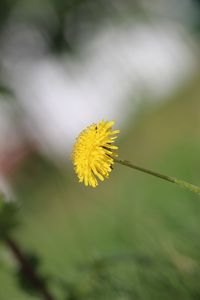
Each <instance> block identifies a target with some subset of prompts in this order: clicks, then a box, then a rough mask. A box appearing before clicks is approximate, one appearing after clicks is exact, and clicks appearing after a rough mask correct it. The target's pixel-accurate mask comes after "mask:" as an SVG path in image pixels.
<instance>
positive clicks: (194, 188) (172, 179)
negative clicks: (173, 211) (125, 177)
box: [114, 158, 200, 195]
mask: <svg viewBox="0 0 200 300" xmlns="http://www.w3.org/2000/svg"><path fill="white" fill-rule="evenodd" d="M114 161H115V162H117V163H119V164H121V165H124V166H127V167H129V168H132V169H135V170H138V171H141V172H143V173H146V174H150V175H152V176H155V177H158V178H161V179H163V180H166V181H169V182H172V183H175V184H177V185H178V186H180V187H182V188H185V189H187V190H190V191H191V192H193V193H195V194H198V195H200V187H198V186H195V185H193V184H191V183H189V182H187V181H184V180H181V179H177V178H175V177H171V176H167V175H164V174H161V173H158V172H155V171H152V170H149V169H146V168H143V167H139V166H136V165H134V164H132V163H131V162H129V161H128V160H122V159H118V158H114Z"/></svg>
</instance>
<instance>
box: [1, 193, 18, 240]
mask: <svg viewBox="0 0 200 300" xmlns="http://www.w3.org/2000/svg"><path fill="white" fill-rule="evenodd" d="M2 198H3V196H1V200H0V239H4V238H6V237H7V236H8V235H9V234H10V232H11V231H12V230H13V229H14V228H16V227H17V226H18V225H19V223H20V222H19V218H18V210H19V207H18V205H17V204H16V202H4V200H3V199H2Z"/></svg>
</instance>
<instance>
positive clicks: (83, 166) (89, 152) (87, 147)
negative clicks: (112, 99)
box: [72, 121, 119, 187]
mask: <svg viewBox="0 0 200 300" xmlns="http://www.w3.org/2000/svg"><path fill="white" fill-rule="evenodd" d="M114 123H115V122H114V121H110V122H107V121H101V122H99V123H98V124H92V125H90V126H88V127H87V128H86V129H85V130H83V131H82V132H81V133H80V135H79V136H78V138H77V140H76V143H75V145H74V148H73V152H72V160H73V163H74V169H75V172H76V174H77V176H78V178H79V182H84V184H85V185H86V186H88V185H90V186H92V187H96V186H97V185H98V181H97V178H99V179H100V180H101V181H103V180H104V178H108V177H109V173H110V172H111V171H112V166H113V164H114V159H113V157H116V156H117V153H116V152H115V150H116V149H118V147H117V146H114V145H113V143H114V142H115V139H116V138H117V136H116V135H117V134H118V133H119V130H112V126H113V125H114Z"/></svg>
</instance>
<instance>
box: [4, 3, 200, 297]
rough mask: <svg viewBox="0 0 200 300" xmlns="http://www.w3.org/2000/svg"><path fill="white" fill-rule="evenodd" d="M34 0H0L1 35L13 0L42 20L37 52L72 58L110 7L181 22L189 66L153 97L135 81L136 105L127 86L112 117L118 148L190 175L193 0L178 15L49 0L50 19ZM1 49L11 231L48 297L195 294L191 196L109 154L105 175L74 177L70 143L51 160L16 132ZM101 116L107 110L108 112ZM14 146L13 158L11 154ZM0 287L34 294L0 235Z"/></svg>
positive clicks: (194, 173)
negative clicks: (90, 179) (86, 179)
mask: <svg viewBox="0 0 200 300" xmlns="http://www.w3.org/2000/svg"><path fill="white" fill-rule="evenodd" d="M46 2H48V1H46ZM173 2H174V3H173ZM19 3H20V5H21V6H20V5H19ZM27 3H28V4H27ZM36 3H37V2H34V1H29V2H26V3H25V4H24V3H23V1H22V2H21V1H19V2H18V1H6V0H4V1H1V4H0V24H1V25H0V28H1V29H0V30H1V33H2V35H1V36H4V39H5V34H6V33H5V32H7V31H5V28H6V26H7V22H8V19H9V18H11V17H10V16H11V15H12V14H13V11H14V9H16V7H17V6H16V5H19V6H18V18H20V20H23V22H25V21H24V20H26V19H27V20H28V22H29V21H30V20H31V22H32V23H33V24H36V25H37V26H41V27H40V31H42V30H46V33H45V34H47V32H48V38H47V40H48V43H47V44H48V45H47V46H48V47H47V46H46V47H47V48H48V53H50V54H51V55H53V56H54V57H56V59H58V60H59V59H60V57H61V56H62V55H63V53H65V54H66V55H67V59H68V60H71V59H72V60H76V59H77V60H78V59H79V58H78V57H79V54H78V53H77V51H78V52H79V51H81V50H80V49H81V48H79V46H77V45H78V44H79V43H81V40H82V39H84V38H85V37H86V36H87V34H88V31H89V32H90V34H91V31H92V32H93V33H92V34H97V32H98V29H97V27H98V28H99V27H100V26H102V23H103V22H104V20H105V16H106V18H109V19H110V20H112V21H113V20H115V18H117V20H118V21H117V22H119V23H120V22H122V20H124V19H125V20H127V18H128V19H129V18H139V19H140V20H144V22H146V19H148V18H151V20H154V19H159V18H160V19H161V20H160V19H159V20H158V22H162V20H163V19H164V18H165V20H166V19H167V20H168V22H169V23H170V22H175V23H176V22H178V24H179V26H180V24H182V26H183V27H184V28H185V30H186V29H187V30H188V32H189V35H190V38H191V39H192V41H193V43H194V44H191V53H192V55H194V57H195V62H196V63H195V64H196V69H195V70H194V71H193V72H191V71H190V72H189V71H188V72H189V73H190V76H188V77H187V78H186V79H185V80H183V81H182V82H181V83H179V84H178V85H177V86H176V87H175V88H173V89H171V90H170V91H169V93H167V94H165V95H162V96H157V101H155V102H154V101H152V102H151V101H148V99H149V98H153V94H152V95H149V92H148V90H145V88H144V93H142V87H141V91H140V97H139V96H137V97H138V99H139V100H140V101H139V104H138V106H137V107H136V109H135V101H134V97H135V96H134V95H132V94H131V93H130V92H129V93H128V95H126V97H127V98H128V102H124V105H126V106H127V107H128V108H130V110H131V112H130V113H127V114H125V113H124V116H123V117H121V119H120V122H121V123H120V124H121V128H119V127H120V126H119V124H118V122H117V120H116V127H117V128H119V129H120V130H121V132H120V136H119V139H118V145H119V156H120V157H121V158H124V159H128V160H130V161H132V162H133V163H136V164H138V165H141V166H144V167H147V168H150V169H153V170H157V171H159V172H161V173H164V174H168V175H172V176H175V177H178V178H182V179H184V180H187V181H189V182H191V183H193V184H196V185H200V158H199V153H200V139H199V136H200V100H199V99H200V72H199V68H198V51H199V48H198V47H199V46H198V43H199V41H198V38H199V36H198V28H199V20H200V19H199V16H198V1H196V2H195V1H194V2H193V1H185V2H184V3H185V5H186V4H187V5H188V6H186V8H187V7H189V8H190V12H191V15H190V18H187V14H184V11H183V12H182V15H181V14H180V13H179V14H178V15H177V16H176V13H175V12H176V9H177V11H178V10H179V6H178V4H177V2H176V1H172V2H170V3H169V6H168V10H167V7H166V5H165V4H164V2H163V1H150V2H149V4H147V2H146V1H141V3H140V2H138V1H125V2H123V4H122V3H120V1H118V5H116V4H113V1H108V2H106V1H95V2H93V1H57V2H56V1H49V3H48V5H50V4H51V8H54V10H55V14H56V16H57V23H56V22H55V23H56V24H57V25H56V26H54V28H53V29H52V26H53V25H52V23H51V21H50V20H48V18H47V19H45V18H44V16H45V9H43V8H42V7H43V4H42V3H40V2H38V3H37V4H36ZM180 5H181V4H180ZM158 6H159V10H156V9H158ZM169 8H170V9H169ZM42 9H43V10H42ZM16 11H17V10H16ZM40 11H41V12H42V13H41V15H42V14H43V13H44V16H43V17H41V16H40V14H39V13H38V12H40ZM173 11H174V14H172V12H173ZM186 11H187V9H186ZM36 12H37V13H36ZM40 17H41V18H40ZM174 18H175V21H174ZM176 18H177V19H176ZM14 20H15V18H14ZM113 22H114V21H113ZM66 23H67V24H69V25H68V26H67V30H64V29H66V27H65V26H66ZM82 24H86V25H85V26H83V25H82ZM94 25H95V26H96V27H95V26H94ZM94 27H95V28H94ZM66 32H67V34H66ZM66 36H68V39H66ZM4 39H3V40H4ZM194 45H195V46H194ZM194 48H195V50H194ZM77 49H78V50H77ZM12 51H13V49H12ZM16 51H17V50H16ZM46 51H47V50H46ZM1 55H2V58H1V59H0V62H1V63H2V65H3V68H2V70H1V76H0V80H1V86H2V88H1V95H2V96H1V98H2V101H3V103H7V102H9V103H10V104H9V105H10V107H11V108H14V111H15V112H17V114H14V117H13V115H12V118H11V120H12V122H13V123H14V125H13V123H12V126H15V124H17V126H18V127H17V128H20V131H18V133H19V132H20V134H21V135H23V141H24V140H25V141H26V142H25V143H24V144H23V147H21V146H20V147H19V148H17V151H16V150H15V151H14V150H13V149H12V151H10V152H9V151H8V150H6V151H5V153H3V154H2V153H1V155H2V157H3V159H1V172H2V174H3V175H2V176H3V178H4V180H5V181H6V184H7V185H6V186H7V187H9V188H8V190H9V191H10V193H11V195H12V196H11V198H12V197H13V198H14V199H15V200H14V201H17V202H18V203H19V212H18V214H19V218H20V220H21V225H20V226H19V227H17V228H16V229H15V230H14V231H13V232H12V237H13V238H14V239H15V240H16V241H17V242H18V244H19V245H20V246H21V248H22V249H23V251H26V252H27V253H28V254H29V255H30V256H31V257H32V259H33V261H34V263H35V265H37V271H38V272H39V273H40V274H42V276H43V278H44V279H45V280H46V281H47V285H48V288H49V290H50V291H51V292H52V294H53V295H54V296H55V299H66V300H67V299H71V300H73V299H109V300H111V299H117V300H126V299H181V300H183V299H187V300H188V299H200V284H199V282H200V238H199V229H200V217H199V216H200V198H199V196H198V195H194V194H192V193H190V192H188V191H186V190H183V189H180V188H179V187H177V186H175V185H173V184H170V183H167V182H164V181H162V180H159V179H156V178H153V177H151V176H148V175H144V174H141V173H138V172H137V171H134V170H131V169H128V168H126V167H124V166H120V165H115V166H114V170H113V171H112V174H111V176H110V178H109V180H106V181H105V182H104V183H103V184H100V185H99V186H98V188H96V189H90V188H86V187H85V186H83V185H81V184H79V183H78V181H77V179H76V176H75V174H74V171H73V166H72V164H71V161H70V155H71V154H70V151H69V152H68V153H67V155H66V157H65V158H66V160H62V159H61V160H60V158H59V156H58V157H56V156H52V155H47V154H46V152H43V151H41V148H40V147H38V148H37V147H36V146H35V144H34V143H33V141H32V140H31V139H30V138H27V133H26V134H24V128H21V125H22V124H21V118H22V117H23V115H24V114H25V111H24V110H23V106H22V105H21V103H20V101H18V98H19V95H20V94H18V95H17V96H16V95H15V89H14V88H13V85H12V83H11V84H10V85H9V83H10V81H9V80H8V79H6V80H5V77H6V78H9V76H8V74H7V73H6V72H7V71H6V70H7V69H6V67H7V62H6V58H5V56H4V54H1ZM44 55H46V52H45V54H44ZM113 55H114V54H113ZM180 56H181V53H180ZM29 59H30V58H29ZM97 59H98V58H97ZM124 59H125V58H124ZM12 63H13V64H14V63H15V62H11V64H12ZM174 63H175V61H174ZM9 68H10V67H9ZM143 68H144V66H143ZM9 70H10V69H9ZM144 73H145V68H144ZM186 73H187V72H186ZM159 76H163V77H164V76H165V74H160V75H159ZM10 80H12V78H10ZM122 85H123V84H122ZM102 88H103V87H102ZM111 88H114V87H111ZM159 98H160V99H159ZM36 100H37V99H36ZM159 100H162V101H159ZM123 101H124V99H122V104H123ZM104 105H105V106H106V105H107V104H106V103H105V104H104ZM133 106H134V110H132V107H133ZM68 107H69V109H70V102H69V103H68ZM86 110H87V108H86ZM19 116H20V117H19ZM111 117H115V115H112V113H111ZM72 118H76V116H75V115H72ZM13 120H14V121H13ZM49 122H51V120H50V121H49ZM76 122H79V119H78V118H77V119H76ZM84 122H85V119H84ZM88 122H90V121H89V119H88ZM1 123H2V124H4V123H3V121H2V122H1ZM81 124H82V123H81ZM84 124H85V123H84ZM68 130H69V131H70V130H71V128H68ZM22 133H23V134H22ZM20 134H19V135H20ZM25 137H26V138H25ZM6 138H7V140H9V136H6ZM63 138H64V137H63ZM74 138H75V136H74V137H73V138H72V140H74ZM2 141H3V139H2ZM4 142H5V140H4ZM67 143H68V140H67V138H66V144H67ZM20 145H21V144H20ZM24 145H25V146H24ZM10 147H11V146H10ZM11 148H12V147H11ZM2 149H4V147H3V144H2ZM24 149H25V150H24ZM18 151H20V153H21V152H22V155H21V154H20V155H19V153H18ZM23 151H25V154H24V152H23ZM15 157H17V163H16V162H15V160H14V162H12V159H14V158H15ZM58 161H59V162H58ZM0 299H1V300H18V299H19V300H29V299H30V300H31V299H33V300H34V299H35V300H36V299H42V297H41V296H40V295H38V294H37V293H36V292H35V291H34V290H33V289H31V287H30V286H29V284H28V283H27V282H26V278H23V275H22V273H21V272H19V267H18V265H17V263H16V261H15V260H14V258H13V257H12V254H11V253H10V251H9V249H8V248H7V247H6V245H5V244H4V242H3V240H2V242H1V244H0Z"/></svg>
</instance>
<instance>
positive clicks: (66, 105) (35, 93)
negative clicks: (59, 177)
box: [0, 22, 197, 159]
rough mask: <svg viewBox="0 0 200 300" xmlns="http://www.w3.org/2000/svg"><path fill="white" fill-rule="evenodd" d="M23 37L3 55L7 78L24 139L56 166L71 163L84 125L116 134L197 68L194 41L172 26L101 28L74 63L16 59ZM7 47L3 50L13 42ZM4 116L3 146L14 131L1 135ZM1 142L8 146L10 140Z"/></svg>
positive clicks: (46, 57)
mask: <svg viewBox="0 0 200 300" xmlns="http://www.w3.org/2000/svg"><path fill="white" fill-rule="evenodd" d="M21 30H23V27H22V28H21ZM24 30H25V31H27V30H29V29H27V28H24ZM31 33H33V35H32V36H31ZM38 34H39V33H38ZM21 36H23V34H22V32H21V31H20V33H19V41H18V37H17V32H16V35H15V48H16V51H12V52H6V51H5V54H4V68H5V70H6V74H7V78H8V81H9V84H10V82H11V83H12V87H13V89H14V92H15V94H16V96H17V100H18V101H19V103H20V104H21V105H22V108H23V110H24V112H25V114H24V119H23V120H21V121H22V123H23V124H24V125H25V126H24V128H25V130H26V132H27V134H28V135H29V136H31V137H32V138H33V139H34V140H35V141H37V144H38V145H39V147H40V149H41V150H42V151H43V152H45V153H47V154H48V155H50V156H53V157H54V156H55V157H59V158H61V159H63V158H64V159H68V158H69V153H70V151H71V146H72V144H73V142H74V139H75V137H76V136H77V134H78V133H79V132H80V131H81V130H82V129H83V128H84V127H85V126H87V125H89V124H90V123H93V122H96V121H99V120H101V119H115V120H116V127H119V126H120V127H121V125H122V126H123V124H126V119H127V116H128V115H129V114H130V113H133V111H134V109H136V108H137V105H138V104H139V103H140V101H142V100H143V98H144V96H145V98H146V99H148V100H151V101H153V100H161V99H163V98H164V97H165V96H166V95H168V94H169V93H171V92H172V90H173V89H174V88H176V87H177V86H178V85H180V84H181V82H182V83H183V82H184V80H186V79H187V78H189V77H190V76H191V74H192V73H193V72H194V71H195V67H196V65H197V58H196V56H195V54H194V53H195V51H194V49H195V46H194V44H193V42H192V40H190V39H189V35H188V34H187V32H186V31H185V30H184V29H183V27H181V26H177V24H176V25H175V24H173V23H172V22H170V23H167V22H162V23H161V22H159V23H148V24H144V23H135V22H134V23H126V24H121V25H120V26H119V25H114V24H113V23H107V24H105V26H104V27H103V28H102V29H101V30H100V31H99V32H98V33H97V34H96V35H95V36H93V37H90V38H89V39H88V40H86V41H85V44H84V45H82V48H81V49H80V55H79V56H78V57H76V56H74V57H73V58H72V57H70V56H63V57H61V58H59V59H58V58H56V57H52V56H49V55H41V56H39V57H38V56H36V57H35V56H34V53H33V52H34V51H32V52H31V55H32V54H33V55H32V56H30V57H27V56H26V55H24V57H23V56H22V57H20V58H18V57H17V59H16V57H15V54H16V53H19V51H20V47H21V48H23V47H24V45H23V43H22V39H21ZM35 37H37V49H38V48H39V47H40V46H41V49H43V47H44V45H43V42H42V43H41V45H40V43H39V40H38V35H37V34H36V32H35V29H34V30H33V28H32V29H30V30H29V39H30V40H31V41H32V42H31V45H34V38H35ZM6 43H7V44H6V45H4V47H5V49H6V48H9V43H13V40H12V38H11V41H10V40H9V39H7V41H6ZM26 46H27V45H26ZM22 50H23V49H22ZM41 51H42V50H41ZM1 114H2V115H1ZM3 115H4V117H5V110H4V109H3V107H2V109H1V110H0V123H1V124H0V128H1V129H0V142H1V144H3V143H4V139H5V137H6V136H12V135H15V131H16V129H15V128H12V126H7V128H6V130H7V131H10V133H9V134H8V132H6V133H5V132H4V130H5V128H4V127H5V126H4V127H2V124H3V123H4V120H3ZM4 119H5V118H4ZM7 119H8V118H7ZM12 130H13V131H14V134H13V132H12ZM6 143H7V145H8V146H9V142H8V140H7V142H6Z"/></svg>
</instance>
